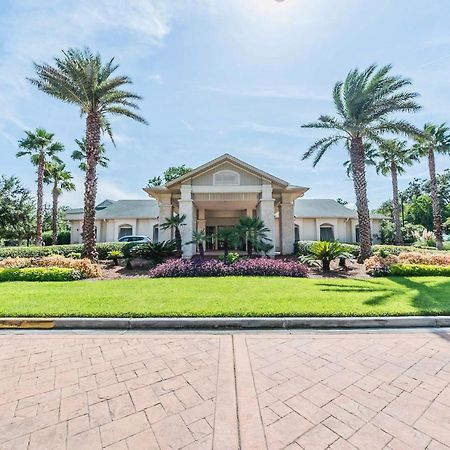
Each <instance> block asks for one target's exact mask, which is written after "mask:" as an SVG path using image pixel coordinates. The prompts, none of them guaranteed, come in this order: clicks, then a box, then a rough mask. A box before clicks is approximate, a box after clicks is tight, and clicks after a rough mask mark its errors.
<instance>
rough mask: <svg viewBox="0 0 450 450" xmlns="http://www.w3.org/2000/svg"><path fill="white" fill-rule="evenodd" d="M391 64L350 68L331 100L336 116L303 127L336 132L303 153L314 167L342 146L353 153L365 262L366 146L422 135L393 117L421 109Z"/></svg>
mask: <svg viewBox="0 0 450 450" xmlns="http://www.w3.org/2000/svg"><path fill="white" fill-rule="evenodd" d="M390 71H391V66H390V65H387V66H383V67H380V68H377V66H376V65H371V66H369V67H368V68H367V69H366V70H364V71H359V70H358V69H354V70H352V71H351V72H350V73H349V74H348V75H347V77H346V79H345V81H344V82H342V81H339V82H337V83H336V84H335V86H334V90H333V101H334V107H335V109H336V113H337V115H336V116H327V115H322V116H320V117H319V119H318V120H317V121H316V122H312V123H308V124H306V125H303V127H305V128H321V129H325V130H332V131H333V134H331V135H330V136H327V137H324V138H322V139H319V140H318V141H317V142H315V143H314V144H313V145H312V146H311V147H310V148H309V150H308V151H307V152H305V154H304V155H303V159H307V158H310V157H312V156H314V160H313V165H314V166H316V164H317V163H318V162H319V161H320V159H321V158H322V156H323V155H324V154H325V153H326V152H327V150H329V149H330V148H331V147H333V146H334V145H336V144H338V143H340V142H343V143H346V148H347V149H348V152H349V154H350V161H351V166H352V178H353V184H354V189H355V196H356V206H357V210H358V222H359V232H360V254H359V256H358V261H359V262H363V261H364V260H365V259H366V258H368V257H369V256H370V254H371V245H372V236H371V230H370V217H369V204H368V199H367V181H366V152H365V144H366V143H368V142H374V143H381V142H382V136H383V135H384V134H386V133H393V134H399V133H401V134H404V135H406V136H416V135H418V134H420V131H419V130H418V129H417V128H416V127H414V126H413V125H411V124H410V123H408V122H407V121H405V120H399V119H395V118H392V114H395V113H405V112H414V111H417V110H418V109H419V108H420V106H419V105H418V104H417V103H416V101H415V98H416V97H417V96H418V94H417V93H415V92H409V91H407V90H404V88H405V87H407V86H408V85H410V84H411V82H410V81H409V80H408V79H405V78H403V77H400V76H393V75H390Z"/></svg>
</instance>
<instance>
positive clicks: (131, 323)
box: [0, 316, 450, 330]
mask: <svg viewBox="0 0 450 450" xmlns="http://www.w3.org/2000/svg"><path fill="white" fill-rule="evenodd" d="M423 327H429V328H435V327H450V316H402V317H180V318H177V317H170V318H165V317H155V318H151V317H150V318H136V319H133V318H131V319H128V318H84V317H74V318H71V317H67V318H65V317H61V318H48V319H46V318H25V317H24V318H0V329H54V330H55V329H56V330H73V329H91V330H95V329H97V330H99V329H101V330H105V329H116V330H164V329H165V330H172V329H179V330H183V329H223V330H227V329H230V330H233V329H352V328H423Z"/></svg>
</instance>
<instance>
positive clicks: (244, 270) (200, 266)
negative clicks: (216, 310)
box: [149, 258, 308, 278]
mask: <svg viewBox="0 0 450 450" xmlns="http://www.w3.org/2000/svg"><path fill="white" fill-rule="evenodd" d="M307 274H308V268H307V267H306V266H305V265H303V264H299V263H298V262H295V261H282V260H273V259H268V258H256V259H242V260H239V261H237V262H235V263H234V264H225V263H224V262H223V261H218V260H217V259H211V260H207V261H202V260H184V259H172V260H169V261H166V262H165V263H163V264H160V265H159V266H156V267H155V268H154V269H152V270H150V273H149V275H150V277H151V278H167V277H171V278H172V277H224V276H283V277H306V276H307Z"/></svg>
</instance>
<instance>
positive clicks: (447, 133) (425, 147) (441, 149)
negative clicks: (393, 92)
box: [413, 123, 450, 250]
mask: <svg viewBox="0 0 450 450" xmlns="http://www.w3.org/2000/svg"><path fill="white" fill-rule="evenodd" d="M416 141H417V142H416V144H414V146H413V148H414V150H415V151H416V152H417V154H418V155H419V156H420V157H427V158H428V171H429V172H430V193H431V201H432V206H433V222H434V234H435V235H436V248H438V249H439V250H442V249H443V248H444V245H443V243H442V214H441V208H440V205H439V196H438V191H437V181H436V161H435V153H440V154H443V155H448V154H450V130H449V128H448V127H447V125H446V124H445V123H442V124H441V125H435V124H432V123H426V124H425V125H424V127H423V134H422V135H421V136H419V137H417V138H416Z"/></svg>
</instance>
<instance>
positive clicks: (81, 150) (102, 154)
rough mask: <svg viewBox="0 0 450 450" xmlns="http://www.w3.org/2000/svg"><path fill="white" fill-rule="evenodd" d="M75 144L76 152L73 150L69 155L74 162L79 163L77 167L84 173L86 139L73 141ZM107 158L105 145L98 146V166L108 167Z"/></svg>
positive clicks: (85, 167) (85, 165) (85, 166)
mask: <svg viewBox="0 0 450 450" xmlns="http://www.w3.org/2000/svg"><path fill="white" fill-rule="evenodd" d="M75 143H76V144H77V145H78V150H74V151H73V152H72V154H71V155H70V156H71V158H72V159H73V160H75V161H80V164H79V165H78V167H79V168H80V169H81V170H82V171H83V172H86V169H87V163H86V161H87V153H86V138H85V137H84V138H83V139H81V140H80V139H75ZM108 163H109V158H108V157H107V156H106V149H105V144H100V145H99V146H98V165H99V166H101V167H108Z"/></svg>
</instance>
